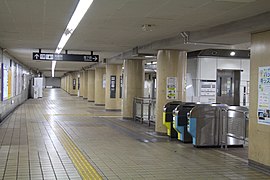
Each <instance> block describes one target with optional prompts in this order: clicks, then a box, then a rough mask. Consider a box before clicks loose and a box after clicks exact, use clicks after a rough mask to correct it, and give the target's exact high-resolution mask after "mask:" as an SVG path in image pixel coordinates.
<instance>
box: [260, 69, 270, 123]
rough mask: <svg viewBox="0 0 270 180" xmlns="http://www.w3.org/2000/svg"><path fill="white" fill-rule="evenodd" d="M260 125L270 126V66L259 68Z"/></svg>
mask: <svg viewBox="0 0 270 180" xmlns="http://www.w3.org/2000/svg"><path fill="white" fill-rule="evenodd" d="M257 115H258V123H259V124H265V125H270V66H268V67H259V80H258V113H257Z"/></svg>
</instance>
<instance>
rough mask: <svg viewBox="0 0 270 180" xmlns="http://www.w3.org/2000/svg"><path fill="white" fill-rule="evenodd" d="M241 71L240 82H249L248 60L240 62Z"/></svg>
mask: <svg viewBox="0 0 270 180" xmlns="http://www.w3.org/2000/svg"><path fill="white" fill-rule="evenodd" d="M241 62H242V63H241V65H242V67H241V69H242V70H243V71H242V72H241V80H242V81H249V76H250V60H244V59H243V60H241Z"/></svg>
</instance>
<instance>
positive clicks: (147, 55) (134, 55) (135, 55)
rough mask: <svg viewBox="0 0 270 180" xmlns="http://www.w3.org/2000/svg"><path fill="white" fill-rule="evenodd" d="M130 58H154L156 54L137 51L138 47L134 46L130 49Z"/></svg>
mask: <svg viewBox="0 0 270 180" xmlns="http://www.w3.org/2000/svg"><path fill="white" fill-rule="evenodd" d="M131 56H132V58H135V59H149V58H150V59H154V58H156V54H153V53H139V47H135V48H133V49H132V54H131Z"/></svg>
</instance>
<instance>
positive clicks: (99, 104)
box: [95, 104, 105, 106]
mask: <svg viewBox="0 0 270 180" xmlns="http://www.w3.org/2000/svg"><path fill="white" fill-rule="evenodd" d="M95 105H96V106H105V104H95Z"/></svg>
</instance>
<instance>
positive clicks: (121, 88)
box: [119, 75, 123, 98]
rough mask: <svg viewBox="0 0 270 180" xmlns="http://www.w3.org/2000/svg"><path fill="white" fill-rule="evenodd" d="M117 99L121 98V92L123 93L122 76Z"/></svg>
mask: <svg viewBox="0 0 270 180" xmlns="http://www.w3.org/2000/svg"><path fill="white" fill-rule="evenodd" d="M119 86H120V87H119V89H120V91H119V98H122V91H123V75H121V76H120V83H119Z"/></svg>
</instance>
